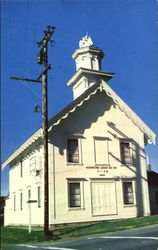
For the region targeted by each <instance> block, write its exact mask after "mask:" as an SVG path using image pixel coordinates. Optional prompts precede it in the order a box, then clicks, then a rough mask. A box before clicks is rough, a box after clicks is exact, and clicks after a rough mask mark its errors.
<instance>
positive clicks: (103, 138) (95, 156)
mask: <svg viewBox="0 0 158 250" xmlns="http://www.w3.org/2000/svg"><path fill="white" fill-rule="evenodd" d="M93 139H94V162H95V165H109V164H110V161H109V138H108V137H102V136H94V137H93ZM97 140H98V141H99V140H100V141H105V149H107V151H106V150H105V163H99V162H98V161H97V155H96V153H97V152H96V141H97Z"/></svg>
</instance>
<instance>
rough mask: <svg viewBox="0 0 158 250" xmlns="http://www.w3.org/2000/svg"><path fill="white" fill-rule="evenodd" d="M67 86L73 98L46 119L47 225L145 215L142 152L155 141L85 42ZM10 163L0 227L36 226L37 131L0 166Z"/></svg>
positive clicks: (39, 182) (40, 175) (40, 218)
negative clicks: (47, 150)
mask: <svg viewBox="0 0 158 250" xmlns="http://www.w3.org/2000/svg"><path fill="white" fill-rule="evenodd" d="M79 47H80V48H79V49H77V50H76V51H75V52H74V53H73V55H72V57H73V59H74V60H75V62H76V73H75V74H74V75H73V76H72V77H71V79H70V80H69V81H68V83H67V85H68V86H71V87H72V89H73V96H74V100H73V101H72V102H71V103H70V104H69V105H68V106H67V107H65V108H64V109H63V110H61V112H59V113H58V114H57V115H56V116H54V117H53V118H52V119H50V121H49V201H50V203H49V216H50V218H49V221H50V225H53V224H61V223H74V222H88V221H99V220H109V219H120V218H130V217H137V216H147V215H150V206H149V195H148V183H147V171H146V156H145V151H144V147H145V145H146V144H147V143H153V144H154V143H155V137H156V135H155V134H154V133H153V131H152V130H151V129H150V128H149V127H148V126H147V125H146V124H145V123H144V122H143V121H142V120H141V119H140V118H139V117H138V116H137V115H136V114H135V113H134V112H133V111H132V110H131V109H130V108H129V106H128V105H127V104H126V103H125V102H124V101H123V100H122V99H121V98H120V97H119V96H118V95H117V94H116V93H115V92H114V91H113V90H112V89H111V87H110V86H109V85H108V82H109V80H110V79H111V78H112V77H113V76H114V74H113V73H107V72H103V71H102V70H101V59H102V58H103V56H104V53H103V52H102V51H101V49H99V48H97V47H95V46H94V45H93V42H92V40H91V39H90V37H87V36H85V37H84V38H83V39H82V40H81V41H80V43H79ZM6 165H10V174H9V182H10V185H9V190H10V191H9V199H8V200H7V201H6V207H5V225H11V224H14V225H17V224H18V225H27V224H28V221H29V219H28V204H27V201H28V199H33V200H37V203H32V204H31V210H32V224H34V225H43V222H44V169H43V146H42V128H41V129H39V130H38V131H36V132H35V133H34V134H33V135H32V136H31V137H30V138H28V140H26V141H25V142H24V143H23V144H22V145H21V146H20V147H19V148H18V149H17V150H16V151H15V152H14V153H13V154H12V155H11V156H10V157H9V158H8V159H7V160H6V161H5V162H4V163H3V167H5V166H6Z"/></svg>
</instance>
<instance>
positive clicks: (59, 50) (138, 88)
mask: <svg viewBox="0 0 158 250" xmlns="http://www.w3.org/2000/svg"><path fill="white" fill-rule="evenodd" d="M1 14H2V17H1V28H2V31H1V46H2V49H1V60H2V65H1V73H2V77H1V82H2V86H1V120H2V122H1V142H2V143H1V144H2V148H1V160H2V161H4V160H5V159H6V158H7V157H8V156H9V155H10V154H11V153H12V152H13V151H14V150H15V149H16V148H17V147H18V146H19V145H20V144H21V143H23V142H24V141H25V140H26V139H27V138H28V137H29V136H30V135H31V134H32V133H33V132H34V131H36V130H37V129H38V128H39V127H40V126H41V122H42V120H41V115H40V114H35V113H33V112H32V110H33V108H34V105H36V104H38V105H41V96H42V92H41V86H40V84H36V83H27V82H21V81H15V80H10V79H9V78H10V77H11V76H17V77H18V76H19V77H26V78H34V79H36V78H37V76H38V75H39V74H40V73H41V72H42V66H40V65H38V64H37V52H38V51H39V48H38V47H37V45H36V42H38V41H40V40H41V38H42V36H43V31H44V30H45V28H46V26H47V25H52V26H55V27H56V31H55V34H54V36H53V39H54V40H55V45H54V47H49V63H50V64H51V65H52V70H51V71H49V78H48V81H49V95H48V98H49V99H48V102H49V118H51V117H52V116H53V115H54V114H56V113H57V112H58V111H60V110H61V109H62V108H64V107H65V106H66V105H67V104H69V103H70V102H71V101H72V90H71V87H67V86H66V82H67V81H68V80H69V78H70V77H71V76H72V75H73V74H74V72H75V63H74V61H73V59H72V58H71V55H72V53H73V52H74V51H75V50H76V49H77V48H78V46H79V45H78V43H79V40H80V39H81V38H82V37H83V36H85V34H86V32H88V34H89V35H90V36H91V38H92V40H93V42H94V44H95V45H96V46H97V47H99V48H101V49H102V50H103V51H104V53H105V58H104V59H103V62H102V69H103V71H109V72H114V73H115V77H114V78H113V79H112V80H111V83H110V86H111V87H112V88H113V90H114V91H115V92H116V93H117V94H118V95H119V96H120V97H121V98H122V99H123V100H124V101H125V102H126V103H127V104H128V105H129V106H130V107H131V108H132V109H133V110H134V111H135V112H136V113H137V115H139V116H140V118H141V119H142V120H143V121H144V122H145V123H146V124H147V125H148V126H149V127H150V128H151V129H152V130H153V131H154V132H155V133H156V134H158V46H157V44H158V36H157V35H158V34H157V30H158V16H157V1H156V0H102V1H100V0H74V1H72V0H56V1H55V0H52V1H46V0H34V1H33V0H30V1H29V0H27V1H25V0H23V1H20V0H19V1H14V0H9V1H8V0H2V2H1ZM146 152H147V153H148V155H149V159H150V163H151V165H152V167H153V170H155V171H158V146H157V145H156V146H153V145H148V146H147V147H146ZM7 193H8V167H7V168H6V169H5V170H3V171H2V194H3V195H6V194H7Z"/></svg>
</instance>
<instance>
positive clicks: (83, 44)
mask: <svg viewBox="0 0 158 250" xmlns="http://www.w3.org/2000/svg"><path fill="white" fill-rule="evenodd" d="M91 45H93V42H92V39H91V38H90V36H88V35H87V34H86V36H84V37H82V40H80V41H79V47H80V48H83V47H87V46H91Z"/></svg>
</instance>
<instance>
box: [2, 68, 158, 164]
mask: <svg viewBox="0 0 158 250" xmlns="http://www.w3.org/2000/svg"><path fill="white" fill-rule="evenodd" d="M85 71H87V70H86V69H85ZM77 73H79V72H77ZM104 74H105V73H104ZM104 74H103V75H104ZM107 74H108V73H107ZM111 77H112V75H111ZM94 87H95V85H93V88H92V89H94ZM98 90H100V92H102V91H105V93H106V94H107V95H108V96H109V97H111V98H112V99H113V101H114V102H115V103H116V104H117V105H118V107H119V109H120V110H121V111H122V112H124V113H125V114H126V116H127V117H128V118H129V119H131V120H132V122H133V123H134V124H135V125H136V126H137V127H138V128H139V129H140V130H141V131H142V132H143V133H144V134H145V135H146V137H147V140H148V143H149V144H152V143H153V144H155V137H156V134H155V133H154V132H153V131H152V130H151V129H150V128H149V127H148V126H147V125H146V124H145V123H144V122H143V121H142V120H141V119H140V118H139V116H137V115H136V114H135V112H134V111H133V110H132V109H131V108H130V107H129V106H128V105H127V104H126V103H125V102H124V101H123V100H122V99H121V98H120V97H119V96H118V95H117V94H116V93H115V92H114V91H113V90H112V89H111V88H110V87H109V85H108V84H107V83H106V82H104V81H103V80H102V82H101V83H100V85H99V86H98V83H97V84H96V88H95V89H94V90H93V91H92V92H91V93H90V94H89V95H88V96H86V97H85V98H83V99H81V101H80V102H79V103H78V104H76V105H75V106H73V105H72V108H71V109H69V110H68V111H67V112H66V113H65V114H64V115H62V111H61V116H59V117H60V118H59V119H58V120H57V121H56V122H54V123H53V124H52V125H50V126H49V130H48V131H51V130H52V128H53V127H54V126H57V125H58V124H59V123H60V122H61V121H62V120H63V119H65V118H67V117H68V115H69V114H70V113H73V112H74V111H75V110H76V108H77V107H80V106H82V104H83V103H84V102H85V101H88V100H89V99H90V97H91V96H92V95H95V94H96V92H97V91H98ZM83 95H84V93H83ZM74 103H75V101H74ZM72 104H73V103H72ZM52 119H53V118H52ZM52 119H51V120H52ZM51 120H50V121H51ZM52 122H53V121H52ZM42 136H43V130H42V128H40V129H39V130H37V131H36V132H35V133H34V134H33V135H32V136H31V137H30V138H29V139H28V140H26V141H25V142H24V143H23V144H22V145H21V146H20V147H19V148H18V149H17V150H16V151H15V152H14V153H13V154H12V155H11V156H10V157H9V158H8V159H7V160H6V161H4V162H3V163H2V168H4V167H5V166H7V165H8V164H9V163H10V162H11V161H13V160H14V159H15V158H16V157H17V156H19V155H20V154H21V153H22V152H23V151H24V150H25V149H26V148H28V147H29V146H30V145H31V144H32V143H34V142H35V141H36V140H37V139H38V138H42Z"/></svg>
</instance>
